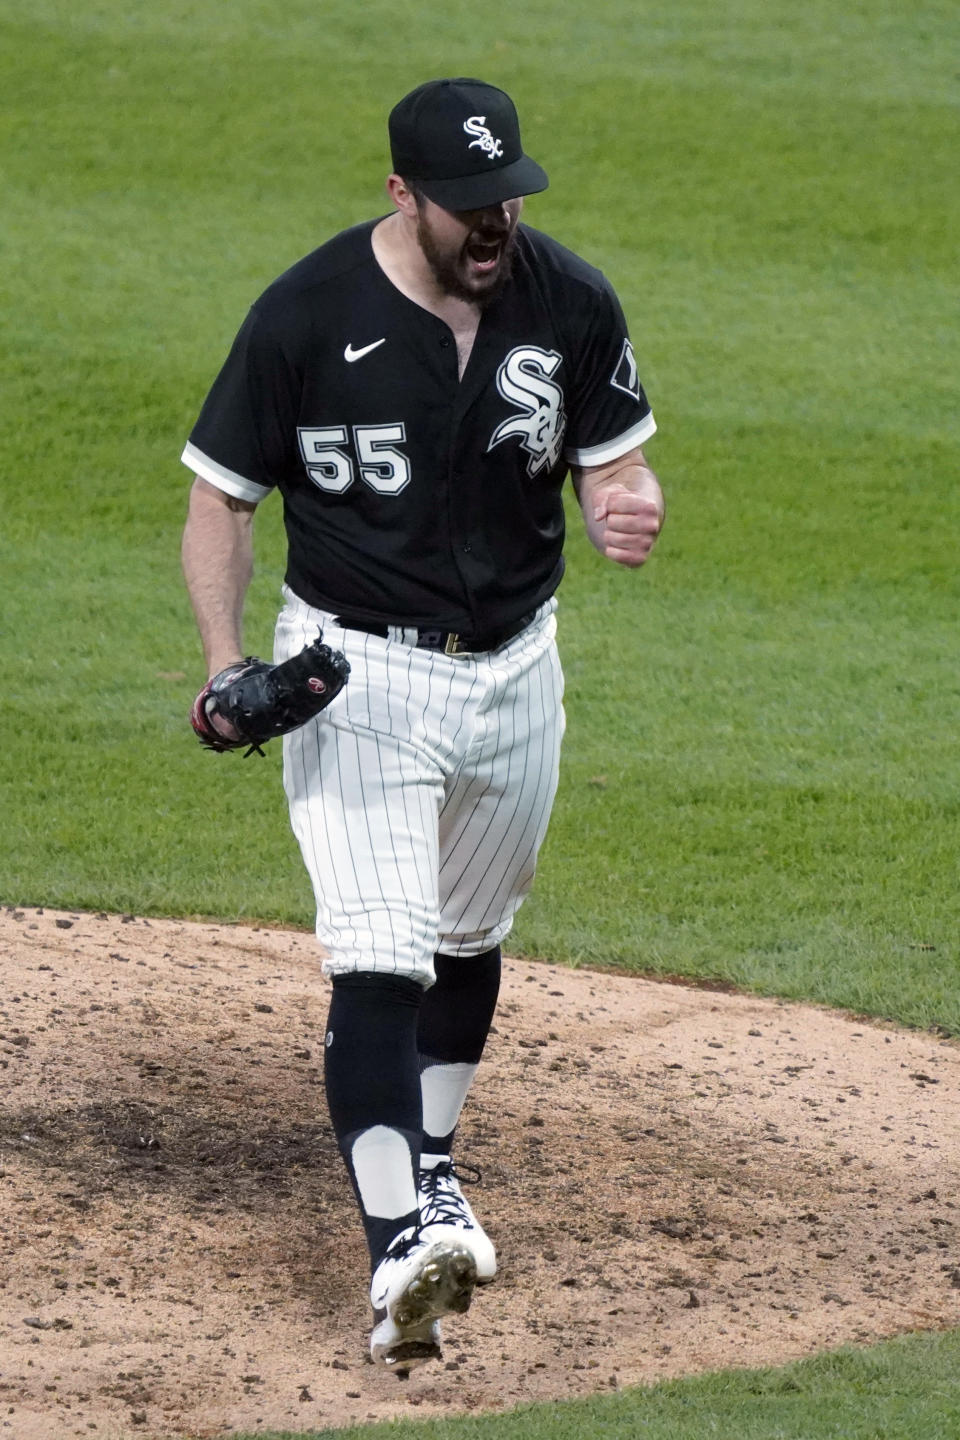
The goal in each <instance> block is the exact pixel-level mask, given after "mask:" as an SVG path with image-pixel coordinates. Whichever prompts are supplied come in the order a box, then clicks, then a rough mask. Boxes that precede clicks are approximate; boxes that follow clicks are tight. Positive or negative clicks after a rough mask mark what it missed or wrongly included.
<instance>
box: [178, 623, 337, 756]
mask: <svg viewBox="0 0 960 1440" xmlns="http://www.w3.org/2000/svg"><path fill="white" fill-rule="evenodd" d="M322 639H323V632H322V631H321V632H320V633H319V634H318V635H317V638H316V640H314V642H313V644H312V645H308V646H307V647H306V649H305V650H301V651H300V653H299V655H292V656H291V657H290V659H289V660H284V661H282V662H281V664H279V665H271V664H269V663H268V662H267V661H266V660H259V659H258V658H257V657H256V655H248V656H247V658H246V659H245V660H238V661H237V662H236V663H235V664H233V665H228V666H227V667H226V669H225V670H221V671H220V673H219V674H217V675H214V677H213V679H212V680H208V681H207V683H206V685H204V687H203V689H202V690H201V691H200V694H199V695H198V696H197V698H196V700H194V702H193V708H192V710H191V711H190V724H191V725H192V726H193V728H194V730H195V731H196V732H197V736H198V737H199V740H200V744H201V745H204V746H205V747H206V748H207V749H208V750H242V749H243V748H244V746H248V747H249V748H248V749H247V754H248V755H252V754H253V752H254V751H256V752H257V754H258V755H262V754H263V751H262V750H261V748H260V747H261V745H263V744H265V742H266V741H267V740H273V739H274V738H275V737H276V736H277V735H286V734H287V733H288V732H289V731H291V730H296V729H298V728H299V727H300V726H301V725H305V724H306V722H307V721H308V720H312V719H313V717H314V715H319V713H320V711H321V710H325V709H326V707H327V706H328V705H329V704H330V702H331V700H335V699H336V697H337V696H338V695H339V693H340V691H341V690H342V689H343V687H344V685H345V684H346V681H347V676H348V675H349V674H350V666H349V665H348V663H347V660H346V657H345V656H344V654H343V651H342V650H331V649H330V646H329V645H323V644H321V641H322ZM215 715H218V716H220V717H221V718H222V719H224V720H226V721H228V722H229V723H230V725H232V726H233V728H234V730H235V731H236V732H237V739H236V740H233V739H229V738H228V737H227V736H225V735H221V733H220V731H219V730H218V729H217V728H216V726H215V725H214V723H213V717H214V716H215Z"/></svg>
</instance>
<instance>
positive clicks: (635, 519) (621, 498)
mask: <svg viewBox="0 0 960 1440" xmlns="http://www.w3.org/2000/svg"><path fill="white" fill-rule="evenodd" d="M592 498H593V519H594V522H595V525H596V528H597V531H598V539H599V542H600V546H599V548H600V549H601V550H602V551H603V554H604V555H606V557H607V559H608V560H613V561H615V562H616V563H617V564H618V565H628V566H630V567H634V568H635V567H636V566H638V565H642V564H643V562H644V561H645V560H646V559H647V556H648V555H649V554H650V551H651V550H652V549H653V544H654V541H655V540H656V538H657V536H658V535H659V534H660V530H661V528H662V526H663V515H662V513H661V511H660V509H659V507H658V506H657V504H656V502H655V501H653V500H650V499H647V498H646V497H645V496H643V495H637V494H636V493H635V492H634V491H633V490H629V489H627V487H626V486H625V485H621V484H613V485H608V486H602V487H598V488H597V489H596V490H595V491H594V493H593V497H592Z"/></svg>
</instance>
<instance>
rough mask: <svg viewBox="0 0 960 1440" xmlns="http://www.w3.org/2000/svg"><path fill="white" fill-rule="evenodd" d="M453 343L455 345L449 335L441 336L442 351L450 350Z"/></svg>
mask: <svg viewBox="0 0 960 1440" xmlns="http://www.w3.org/2000/svg"><path fill="white" fill-rule="evenodd" d="M452 343H453V342H452V341H451V339H450V336H449V335H441V336H440V349H441V350H449V349H450V346H451V344H452Z"/></svg>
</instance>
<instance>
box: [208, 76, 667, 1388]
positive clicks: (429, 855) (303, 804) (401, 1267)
mask: <svg viewBox="0 0 960 1440" xmlns="http://www.w3.org/2000/svg"><path fill="white" fill-rule="evenodd" d="M389 134H390V143H391V154H392V163H393V169H392V173H391V174H390V176H389V178H388V180H387V182H386V186H387V191H388V194H389V197H390V200H391V202H392V209H391V212H390V214H388V215H386V216H385V217H382V218H380V219H377V220H374V221H371V222H369V223H366V224H361V225H357V226H355V227H354V228H352V229H349V230H346V231H344V232H342V233H341V234H339V235H336V236H335V237H334V238H333V239H331V240H329V241H328V242H327V243H326V244H324V245H322V246H321V247H320V248H319V249H318V250H315V251H314V252H313V253H312V254H310V255H308V256H307V257H306V258H305V259H304V260H301V261H300V262H299V263H298V264H296V265H294V266H293V268H292V269H290V270H288V271H287V272H286V273H285V274H284V275H282V276H281V277H280V278H279V279H278V280H277V281H275V282H274V283H273V284H272V285H271V286H270V287H269V288H268V289H267V291H266V292H265V293H264V294H263V295H262V296H261V297H260V299H259V300H257V301H256V303H255V304H254V305H253V307H252V309H251V310H250V312H249V314H248V315H247V318H246V320H245V322H244V324H243V326H242V327H241V329H240V332H239V334H238V335H237V338H236V340H235V342H234V345H233V348H232V350H231V351H230V354H229V357H228V358H227V360H226V363H225V364H224V366H223V369H222V370H221V372H220V374H219V376H218V377H217V379H216V381H215V382H214V385H213V388H212V389H211V391H210V393H209V395H208V397H207V400H206V402H205V404H204V406H203V409H202V412H201V414H200V417H199V419H198V421H197V423H196V426H195V427H194V429H193V431H192V433H191V435H190V439H189V443H188V444H187V446H186V449H185V450H184V452H183V460H184V463H185V464H186V465H188V466H189V467H190V468H191V470H192V471H193V472H194V474H195V476H196V479H195V481H194V484H193V489H192V491H191V497H190V507H189V516H188V520H187V525H186V529H185V532H184V540H183V560H184V571H185V576H186V580H187V586H188V590H189V593H190V597H191V600H192V603H193V607H194V611H195V614H196V617H197V622H198V626H199V629H200V633H201V638H202V641H203V646H204V651H205V655H206V660H207V666H208V670H209V674H210V675H211V676H215V675H217V674H218V672H220V671H221V670H223V669H224V668H225V667H230V666H233V665H234V664H236V662H237V661H238V660H239V659H240V658H241V657H242V656H243V643H242V632H241V614H242V608H243V600H244V595H245V592H246V588H247V585H248V582H249V579H250V575H251V567H252V543H251V530H252V525H251V522H252V518H253V514H254V511H255V510H256V507H257V506H258V505H259V504H260V502H261V501H262V500H264V499H265V498H266V496H267V495H268V494H269V493H270V491H271V490H273V489H279V491H280V493H281V495H282V497H283V507H284V517H285V522H286V531H287V537H288V543H289V553H288V561H287V569H286V577H285V585H284V600H285V603H284V606H283V609H282V611H281V613H280V616H279V620H278V623H277V629H276V637H275V651H274V660H275V661H277V662H281V661H285V660H287V659H288V657H290V656H292V655H294V654H296V653H297V652H299V651H300V650H301V649H302V648H303V647H304V646H306V645H308V644H310V642H312V641H315V640H316V638H317V635H318V632H322V635H323V638H324V641H325V642H326V644H327V645H328V646H331V647H334V649H335V650H342V651H343V652H344V653H345V656H346V659H347V662H348V663H349V667H350V675H349V680H348V681H347V683H346V684H345V685H344V687H343V690H342V693H340V694H339V695H338V696H337V698H336V699H335V700H333V702H332V703H331V704H330V705H329V708H327V709H325V710H324V711H323V713H322V714H320V715H318V716H317V717H316V718H314V719H311V720H309V721H308V722H307V723H306V724H304V725H302V726H301V727H300V728H298V729H295V730H294V731H293V732H292V733H291V734H288V735H286V736H285V737H284V740H283V747H284V751H283V777H284V786H285V789H286V794H287V799H288V801H289V806H290V817H291V823H292V826H293V830H294V833H295V835H296V837H297V840H298V841H299V843H300V847H301V850H302V853H303V858H304V861H305V863H306V866H307V869H308V871H309V874H310V878H311V880H312V882H313V888H314V891H315V894H316V903H317V935H318V937H319V940H320V941H321V943H322V945H323V948H324V951H325V959H324V962H323V968H324V973H325V974H326V975H327V976H329V977H330V978H331V981H332V995H331V1003H330V1013H329V1022H328V1029H327V1035H326V1051H325V1079H326V1090H327V1100H328V1105H329V1110H330V1118H331V1122H332V1125H333V1129H334V1131H335V1134H336V1137H337V1141H338V1144H339V1147H340V1151H341V1154H342V1155H343V1158H344V1161H345V1163H346V1166H347V1169H348V1172H349V1176H350V1180H351V1182H352V1185H353V1189H354V1193H355V1195H356V1199H357V1203H358V1205H359V1208H360V1214H361V1217H362V1221H363V1225H364V1229H365V1233H366V1239H367V1243H368V1246H369V1250H370V1259H371V1266H372V1281H371V1287H370V1299H371V1304H372V1306H373V1311H374V1325H373V1331H372V1335H371V1339H370V1348H371V1355H372V1357H373V1359H374V1361H375V1362H377V1363H378V1364H382V1365H384V1366H386V1367H387V1368H389V1369H392V1370H394V1371H396V1372H397V1373H399V1374H404V1373H406V1372H408V1371H409V1369H410V1367H411V1366H412V1365H414V1364H417V1363H420V1362H421V1361H423V1360H428V1359H431V1358H434V1357H437V1356H439V1354H440V1326H439V1321H440V1318H441V1317H442V1316H443V1315H444V1314H446V1313H448V1312H452V1311H453V1312H457V1311H464V1310H465V1309H466V1308H467V1306H468V1305H469V1304H470V1300H471V1296H472V1293H473V1290H474V1286H475V1285H477V1284H485V1283H487V1282H489V1281H491V1280H493V1278H494V1275H495V1273H496V1265H497V1261H496V1254H495V1251H494V1246H493V1243H492V1242H491V1240H490V1238H489V1237H488V1236H487V1235H486V1234H485V1233H484V1231H483V1229H482V1227H481V1225H480V1223H479V1221H478V1220H477V1218H476V1216H475V1215H474V1213H473V1210H472V1209H471V1207H470V1205H469V1204H468V1203H467V1200H466V1199H465V1197H464V1195H463V1191H462V1189H461V1184H460V1181H461V1180H464V1179H465V1178H466V1176H465V1174H464V1170H463V1169H461V1171H460V1172H459V1175H458V1171H457V1169H456V1167H455V1165H454V1163H453V1160H452V1145H453V1140H454V1135H455V1131H456V1128H457V1122H458V1119H459V1117H460V1113H461V1109H462V1107H463V1104H464V1101H465V1099H466V1096H467V1093H468V1090H469V1088H470V1084H471V1082H472V1080H473V1078H474V1075H475V1073H476V1069H477V1065H478V1063H479V1061H480V1058H481V1055H482V1053H483V1049H484V1042H485V1040H486V1037H487V1033H488V1031H489V1028H490V1024H491V1021H492V1018H493V1014H494V1008H495V1006H496V1002H497V992H498V986H499V981H500V946H501V943H502V941H503V940H504V938H505V936H506V935H507V934H508V932H509V930H510V927H511V924H512V921H513V917H514V915H515V913H516V911H517V909H518V907H519V906H520V904H521V903H522V901H523V898H524V896H525V895H526V894H527V892H528V890H529V888H530V885H531V882H532V880H533V874H534V867H535V864H536V859H537V852H538V850H539V848H540V844H541V841H542V840H543V837H544V833H545V831H546V828H547V821H548V818H549V815H550V808H551V804H552V802H553V797H554V791H555V789H556V784H557V767H558V758H559V750H560V739H561V735H562V731H563V725H564V718H563V709H562V689H563V681H562V676H561V670H560V665H559V662H558V659H557V650H556V645H555V615H554V612H555V609H556V600H555V598H554V592H555V591H556V589H557V586H558V584H559V582H560V578H561V576H562V573H563V558H562V553H561V552H562V547H563V535H564V518H563V510H562V505H561V489H562V485H563V482H564V479H565V477H566V475H567V473H568V471H569V472H571V473H572V477H573V483H574V486H575V488H576V493H577V495H578V497H579V501H580V506H581V509H582V512H583V517H584V521H585V523H586V527H587V531H588V534H589V536H590V539H591V540H592V542H593V544H594V545H595V546H596V547H597V548H598V549H599V550H600V551H601V552H602V553H603V554H604V555H606V556H607V557H608V558H609V559H610V560H611V561H613V562H615V563H616V564H619V565H624V566H628V567H633V566H639V565H642V564H643V562H644V561H645V560H646V559H647V557H648V555H649V553H650V550H651V547H652V546H653V544H654V541H655V539H656V536H657V535H658V533H659V531H660V528H661V526H662V523H663V498H662V495H661V491H660V487H659V485H658V483H657V480H656V478H655V476H654V475H653V473H652V471H651V470H650V468H649V466H648V465H647V462H646V460H645V458H644V454H643V451H642V449H641V446H642V444H643V443H644V442H645V441H646V440H647V439H648V438H649V437H650V436H651V435H652V434H653V432H654V429H655V425H654V421H653V417H652V415H651V412H650V407H649V404H648V402H647V399H646V396H645V394H644V392H643V389H642V387H641V384H640V380H639V377H638V374H637V367H636V363H635V360H634V355H633V350H632V348H631V344H630V340H629V337H628V334H627V328H626V324H625V321H624V317H623V314H622V311H621V308H620V305H619V304H618V301H617V298H616V296H615V294H614V292H613V290H612V288H611V286H610V285H609V283H608V282H607V280H606V279H605V278H604V276H603V275H602V274H601V273H600V272H599V271H597V270H595V269H593V268H592V267H591V266H590V265H588V264H586V263H585V262H584V261H583V260H581V259H579V258H577V257H576V256H575V255H573V254H572V253H571V252H570V251H568V250H566V249H564V248H563V246H561V245H559V244H558V243H557V242H556V241H554V240H552V239H550V238H549V237H548V236H546V235H543V234H541V233H538V232H537V231H536V230H533V229H530V228H528V227H527V226H525V225H522V224H521V223H520V214H521V210H522V206H523V199H522V197H523V196H526V195H529V194H532V193H534V192H536V191H540V190H543V189H545V188H546V185H547V176H546V174H545V173H544V171H543V170H542V169H541V168H540V166H539V165H537V164H536V163H535V162H534V161H533V160H532V159H530V158H529V157H528V156H527V155H525V154H524V151H523V148H522V145H521V139H520V130H519V124H518V120H517V114H516V111H515V108H514V105H513V102H512V101H511V100H510V98H509V97H508V96H507V95H506V94H504V93H503V91H501V90H499V89H496V88H495V87H493V86H491V85H488V84H484V83H481V82H480V81H478V80H470V79H451V80H435V81H430V82H429V83H427V84H425V85H421V86H420V87H419V88H418V89H416V90H414V91H413V92H412V93H411V94H409V95H407V96H406V97H405V98H404V99H402V100H401V101H400V102H399V104H398V105H397V106H396V107H395V108H394V110H393V111H392V113H391V115H390V122H389ZM217 723H218V725H221V726H222V725H223V724H224V722H222V721H218V722H217Z"/></svg>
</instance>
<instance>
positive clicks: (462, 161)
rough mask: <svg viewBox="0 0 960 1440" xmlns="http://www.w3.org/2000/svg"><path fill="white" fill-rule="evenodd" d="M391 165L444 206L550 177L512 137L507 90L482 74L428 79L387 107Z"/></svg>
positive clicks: (489, 201) (477, 205) (475, 205)
mask: <svg viewBox="0 0 960 1440" xmlns="http://www.w3.org/2000/svg"><path fill="white" fill-rule="evenodd" d="M389 129H390V154H391V157H392V160H393V168H394V171H395V172H396V174H397V175H401V176H402V177H403V179H404V180H412V181H413V182H414V183H415V184H416V186H417V188H418V189H420V190H422V191H423V193H424V195H426V197H427V199H428V200H432V201H433V203H434V204H435V205H441V206H442V207H443V208H444V210H479V209H481V208H482V207H483V206H484V205H497V204H499V203H500V201H502V200H513V199H515V198H516V197H517V196H518V195H533V194H535V193H536V192H537V191H538V190H546V188H547V186H548V184H549V183H550V182H549V181H548V179H547V175H546V171H544V170H542V169H541V168H540V166H539V165H538V164H537V162H536V161H535V160H531V159H530V157H529V155H524V153H523V146H522V145H521V143H520V122H519V120H518V119H517V111H516V107H515V106H514V103H513V101H512V100H511V99H510V96H509V95H507V94H506V93H505V92H504V91H503V90H498V89H497V87H496V86H495V85H485V84H484V82H483V81H482V80H467V79H463V78H461V79H458V80H428V81H427V83H426V84H425V85H420V86H418V88H417V89H416V90H412V91H411V92H410V94H409V95H405V96H404V98H403V99H402V100H401V101H399V103H398V104H397V105H395V106H394V108H393V110H392V111H391V113H390V124H389Z"/></svg>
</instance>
